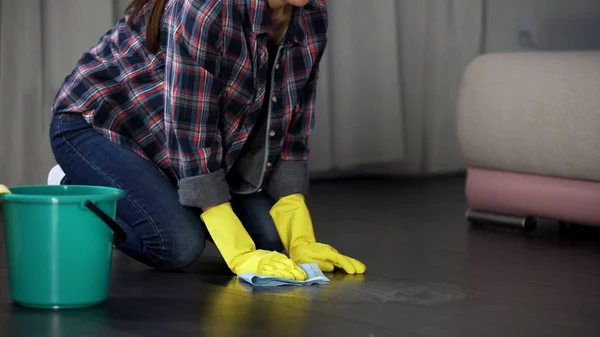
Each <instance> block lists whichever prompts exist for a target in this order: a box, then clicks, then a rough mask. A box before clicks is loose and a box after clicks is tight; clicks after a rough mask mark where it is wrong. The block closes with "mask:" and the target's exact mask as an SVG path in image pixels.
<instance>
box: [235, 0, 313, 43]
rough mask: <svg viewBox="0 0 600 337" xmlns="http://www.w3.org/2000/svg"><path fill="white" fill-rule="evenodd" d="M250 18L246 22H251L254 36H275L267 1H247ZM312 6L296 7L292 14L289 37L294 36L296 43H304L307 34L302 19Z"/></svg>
mask: <svg viewBox="0 0 600 337" xmlns="http://www.w3.org/2000/svg"><path fill="white" fill-rule="evenodd" d="M244 2H245V3H246V5H247V6H248V7H247V11H246V13H248V17H247V18H246V20H248V21H249V23H250V27H251V29H252V32H253V33H254V34H257V35H259V34H265V33H266V34H273V28H274V27H273V22H272V21H271V15H270V11H269V7H268V5H267V0H245V1H244ZM311 8H312V4H311V3H310V2H309V4H308V5H306V6H305V7H294V8H293V12H292V19H291V20H290V25H289V27H288V35H290V34H293V41H294V42H296V43H302V41H304V39H305V38H306V32H305V30H304V27H303V26H302V17H303V16H304V15H305V14H306V13H307V12H308V11H310V10H311Z"/></svg>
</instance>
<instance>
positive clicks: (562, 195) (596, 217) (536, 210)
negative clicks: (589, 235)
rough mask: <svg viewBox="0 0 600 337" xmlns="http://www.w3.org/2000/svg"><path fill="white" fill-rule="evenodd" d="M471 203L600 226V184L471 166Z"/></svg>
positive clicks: (479, 207)
mask: <svg viewBox="0 0 600 337" xmlns="http://www.w3.org/2000/svg"><path fill="white" fill-rule="evenodd" d="M465 192H466V196H467V202H468V204H469V206H470V207H471V208H472V209H473V210H476V211H480V212H490V213H498V214H506V215H514V216H534V217H539V218H546V219H554V220H561V221H566V222H572V223H578V224H585V225H593V226H600V183H598V182H591V181H582V180H569V179H560V178H551V177H543V176H536V175H528V174H520V173H512V172H503V171H494V170H486V169H477V168H469V169H468V170H467V183H466V187H465Z"/></svg>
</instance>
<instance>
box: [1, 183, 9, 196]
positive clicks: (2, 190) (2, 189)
mask: <svg viewBox="0 0 600 337" xmlns="http://www.w3.org/2000/svg"><path fill="white" fill-rule="evenodd" d="M0 194H10V190H9V189H8V187H6V186H4V185H2V184H0Z"/></svg>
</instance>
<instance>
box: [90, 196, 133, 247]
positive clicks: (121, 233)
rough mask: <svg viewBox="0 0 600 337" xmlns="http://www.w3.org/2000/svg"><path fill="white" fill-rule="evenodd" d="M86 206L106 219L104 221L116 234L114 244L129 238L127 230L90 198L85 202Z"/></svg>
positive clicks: (101, 218) (102, 218)
mask: <svg viewBox="0 0 600 337" xmlns="http://www.w3.org/2000/svg"><path fill="white" fill-rule="evenodd" d="M85 207H87V208H88V209H89V210H90V211H92V212H93V213H94V214H96V216H98V217H99V218H100V220H102V221H104V223H105V224H106V225H107V226H108V227H110V229H111V230H112V231H113V233H114V234H115V236H114V244H115V245H119V244H121V243H123V242H125V240H126V239H127V234H125V231H124V230H123V229H122V228H121V226H119V225H118V224H117V223H116V222H115V221H114V220H113V219H112V218H111V217H109V216H108V215H107V214H106V213H104V212H103V211H102V210H101V209H100V208H99V207H98V206H96V205H95V204H94V203H93V202H91V201H90V200H88V201H86V202H85Z"/></svg>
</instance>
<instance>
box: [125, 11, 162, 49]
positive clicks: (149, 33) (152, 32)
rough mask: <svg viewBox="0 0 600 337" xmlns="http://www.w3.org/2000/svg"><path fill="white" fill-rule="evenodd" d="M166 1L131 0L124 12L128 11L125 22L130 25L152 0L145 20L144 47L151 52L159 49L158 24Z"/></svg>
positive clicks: (159, 24)
mask: <svg viewBox="0 0 600 337" xmlns="http://www.w3.org/2000/svg"><path fill="white" fill-rule="evenodd" d="M166 1H167V0H133V2H132V3H131V4H130V5H129V6H128V7H127V10H126V12H129V20H128V21H127V24H128V25H129V26H130V27H131V26H132V25H133V20H134V19H135V18H136V17H137V16H138V15H139V14H140V12H141V11H142V9H144V6H146V4H147V3H149V2H154V3H153V4H152V9H151V10H150V14H149V15H148V19H147V22H146V47H147V48H148V50H149V51H150V52H151V53H153V54H156V53H158V51H159V50H160V26H161V22H162V16H163V13H164V11H165V2H166Z"/></svg>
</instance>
